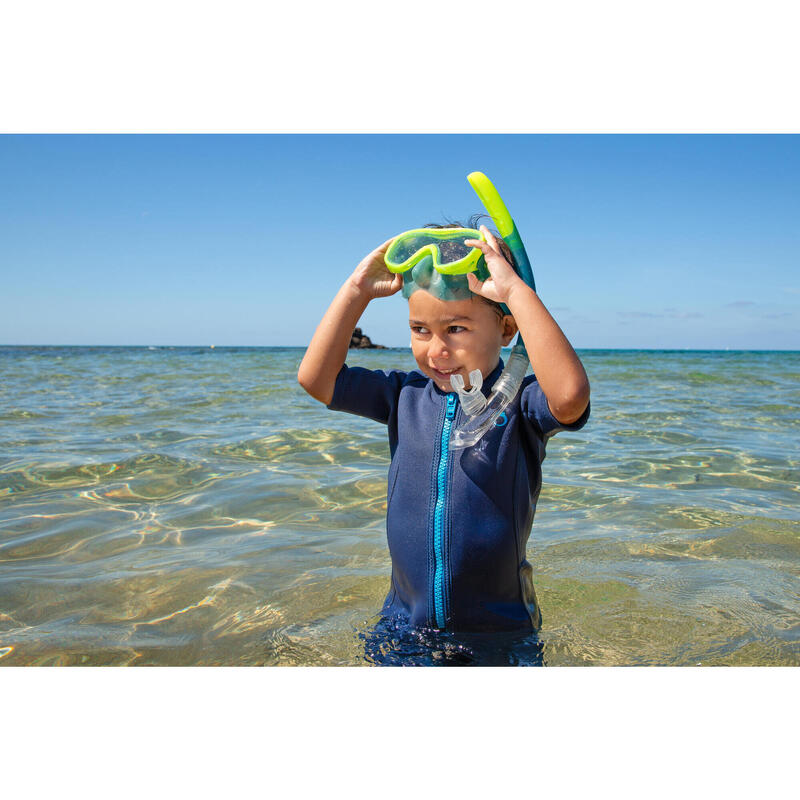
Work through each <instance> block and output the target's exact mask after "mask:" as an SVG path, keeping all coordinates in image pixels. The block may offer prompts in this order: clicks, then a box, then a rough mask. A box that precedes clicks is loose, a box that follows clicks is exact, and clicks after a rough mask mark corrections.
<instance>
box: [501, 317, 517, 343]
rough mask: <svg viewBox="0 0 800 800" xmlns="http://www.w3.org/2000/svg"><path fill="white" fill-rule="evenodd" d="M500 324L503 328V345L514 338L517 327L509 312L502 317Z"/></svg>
mask: <svg viewBox="0 0 800 800" xmlns="http://www.w3.org/2000/svg"><path fill="white" fill-rule="evenodd" d="M500 325H501V326H502V328H503V346H504V347H505V345H507V344H508V343H509V342H510V341H511V340H512V339H513V338H514V336H515V335H516V333H517V331H518V330H519V328H517V323H516V320H515V319H514V317H512V316H511V315H510V314H506V315H505V316H504V317H503V319H502V320H501V321H500Z"/></svg>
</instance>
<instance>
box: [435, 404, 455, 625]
mask: <svg viewBox="0 0 800 800" xmlns="http://www.w3.org/2000/svg"><path fill="white" fill-rule="evenodd" d="M457 403H458V395H455V394H448V395H447V413H446V415H445V419H444V424H443V425H442V443H441V448H440V451H439V467H438V469H437V471H436V505H435V506H434V511H433V606H434V612H435V614H436V627H437V628H439V629H440V630H444V627H445V623H446V619H445V614H444V609H445V602H444V601H445V597H444V572H445V569H444V567H445V552H444V515H445V509H446V508H447V462H448V461H449V459H450V429H451V428H452V427H453V419H454V418H455V415H456V405H457Z"/></svg>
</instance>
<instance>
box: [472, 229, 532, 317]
mask: <svg viewBox="0 0 800 800" xmlns="http://www.w3.org/2000/svg"><path fill="white" fill-rule="evenodd" d="M480 229H481V231H483V235H484V236H485V237H486V241H485V242H481V241H480V240H478V239H465V240H464V244H466V245H469V246H470V247H477V248H478V249H479V250H480V251H481V252H482V253H483V256H484V258H485V259H486V266H487V267H488V268H489V273H490V276H491V277H489V278H487V279H486V280H485V281H479V280H478V279H477V278H476V277H475V273H474V272H470V273H468V274H467V282H468V283H469V288H470V291H471V292H473V293H474V294H479V295H480V296H481V297H485V298H486V299H487V300H494V302H495V303H505V304H506V305H508V298H509V295H510V294H511V292H512V291H513V290H514V289H515V288H517V287H518V286H519V285H520V284H522V285H523V286H524V285H525V282H524V281H523V280H522V278H520V277H519V275H517V273H516V272H514V267H512V266H511V264H509V263H508V261H506V257H505V256H504V255H503V251H502V250H501V249H500V245H499V244H498V243H497V239H495V237H494V236H493V235H492V232H491V231H490V230H489V229H488V228H487V227H486V226H485V225H481V227H480Z"/></svg>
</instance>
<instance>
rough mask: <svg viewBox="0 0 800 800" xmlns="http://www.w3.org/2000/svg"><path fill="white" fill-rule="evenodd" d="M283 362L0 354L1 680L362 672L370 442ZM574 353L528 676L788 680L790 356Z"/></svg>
mask: <svg viewBox="0 0 800 800" xmlns="http://www.w3.org/2000/svg"><path fill="white" fill-rule="evenodd" d="M302 353H303V351H302V349H299V348H297V349H295V348H284V349H277V348H276V349H272V348H263V349H258V348H216V349H211V348H199V347H198V348H161V349H153V348H143V347H139V348H135V347H131V348H82V347H3V348H0V366H2V375H3V381H2V384H1V385H0V423H1V427H0V665H6V664H7V665H22V664H318V665H327V664H346V665H360V664H366V663H367V662H366V661H365V657H364V645H363V641H362V639H361V638H360V635H359V634H362V633H364V632H365V631H367V630H368V629H369V627H370V626H371V625H372V624H373V623H374V621H375V618H374V615H375V614H376V612H377V611H378V609H379V608H380V605H381V603H382V600H383V597H384V595H385V592H386V590H387V587H388V582H389V569H390V564H389V558H388V552H387V549H386V544H385V527H384V515H385V511H386V506H385V481H386V473H387V469H388V465H389V451H388V446H387V444H386V440H385V429H384V428H382V426H380V425H378V424H376V423H373V422H370V421H368V420H364V419H360V418H357V417H351V416H349V415H346V414H337V413H333V412H329V411H327V410H326V409H325V408H323V407H322V406H321V405H320V404H318V403H317V402H316V401H314V400H312V399H311V398H310V397H308V396H306V395H305V394H304V393H303V391H302V390H301V389H300V388H299V386H297V384H296V382H295V373H296V369H297V365H298V364H299V361H300V358H301V357H302ZM580 355H581V358H582V359H583V361H584V364H585V366H586V369H587V372H588V373H589V377H590V379H591V383H592V418H591V420H590V422H589V424H588V425H587V426H586V427H585V428H584V429H583V430H582V431H580V432H579V433H574V434H567V433H563V434H559V435H558V436H557V437H555V438H554V439H552V440H551V441H550V443H549V445H548V454H547V459H546V460H545V462H544V465H543V471H544V488H543V490H542V494H541V498H540V502H539V507H538V510H537V514H536V520H535V523H534V527H533V533H532V535H531V543H530V545H529V553H528V556H529V559H530V561H531V562H532V564H533V567H534V573H535V583H536V589H537V594H538V596H539V600H540V603H541V606H542V613H543V617H544V624H543V629H542V637H541V638H542V642H543V645H544V650H543V652H544V662H545V664H548V665H571V664H603V665H615V664H665V665H682V664H697V663H702V664H751V665H757V664H798V663H800V504H799V503H798V501H799V500H800V485H799V484H800V472H799V471H798V461H799V460H800V459H799V454H800V447H798V445H799V444H800V391H798V390H799V389H800V353H790V352H780V353H779V352H763V353H753V352H672V351H664V352H659V351H599V350H595V351H582V352H580ZM348 363H350V364H360V365H364V366H368V367H371V368H386V369H389V368H400V369H409V368H412V367H413V361H412V358H411V354H410V352H409V351H407V350H389V351H362V352H357V353H352V354H351V357H350V358H349V360H348Z"/></svg>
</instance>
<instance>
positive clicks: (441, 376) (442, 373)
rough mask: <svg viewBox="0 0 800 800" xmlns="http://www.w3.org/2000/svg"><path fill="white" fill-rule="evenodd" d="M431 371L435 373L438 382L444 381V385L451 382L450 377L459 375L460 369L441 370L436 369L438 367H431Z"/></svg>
mask: <svg viewBox="0 0 800 800" xmlns="http://www.w3.org/2000/svg"><path fill="white" fill-rule="evenodd" d="M431 371H432V372H433V374H434V376H435V377H436V380H439V381H443V382H444V383H449V382H450V376H451V375H455V374H456V373H458V372H459V368H458V367H454V368H453V369H448V370H441V369H436V367H431Z"/></svg>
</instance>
